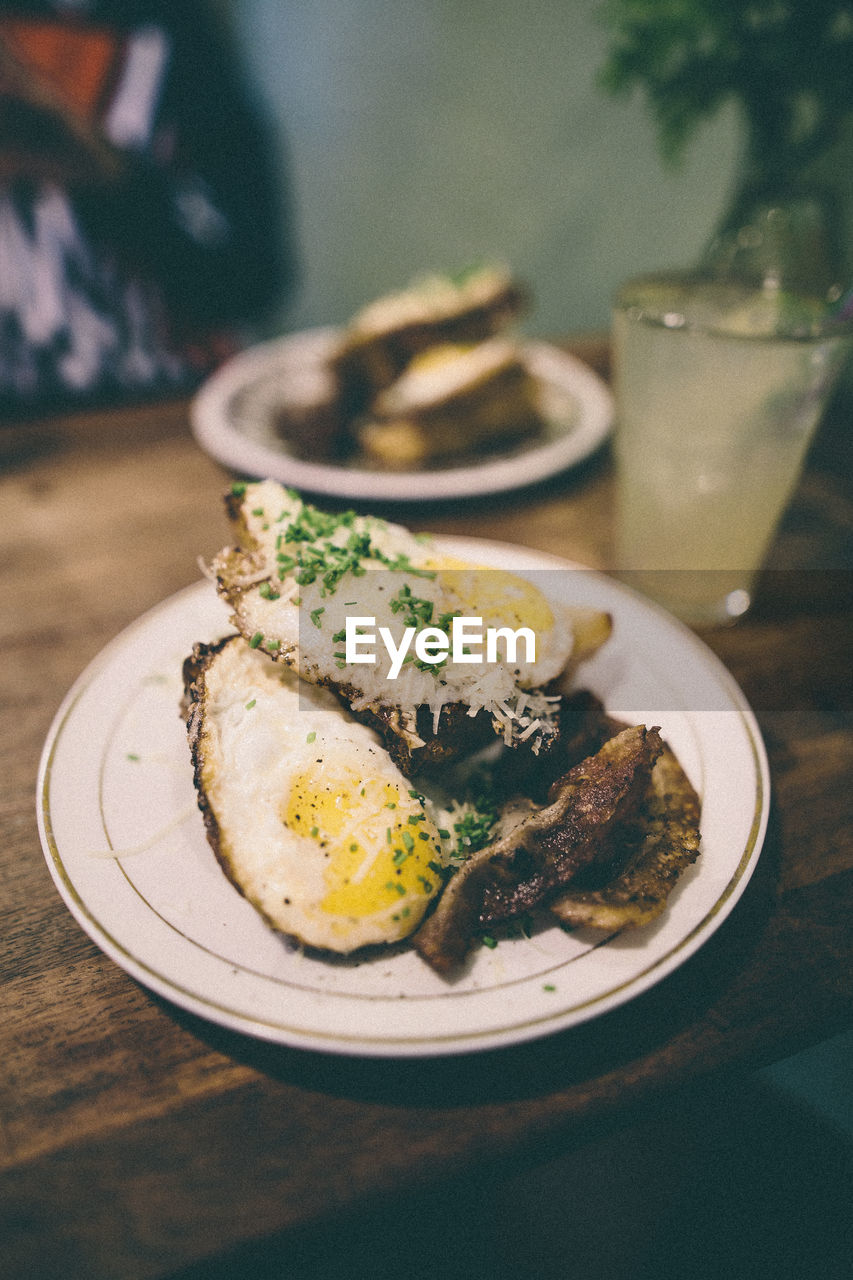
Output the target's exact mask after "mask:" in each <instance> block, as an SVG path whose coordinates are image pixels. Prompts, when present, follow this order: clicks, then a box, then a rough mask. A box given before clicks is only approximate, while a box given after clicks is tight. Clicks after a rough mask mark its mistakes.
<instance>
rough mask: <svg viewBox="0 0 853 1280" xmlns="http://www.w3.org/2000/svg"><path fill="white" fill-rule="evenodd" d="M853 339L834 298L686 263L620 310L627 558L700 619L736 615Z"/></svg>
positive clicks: (619, 536) (635, 285)
mask: <svg viewBox="0 0 853 1280" xmlns="http://www.w3.org/2000/svg"><path fill="white" fill-rule="evenodd" d="M850 347H851V326H850V324H849V322H841V321H839V320H836V319H835V318H834V317H833V315H832V313H831V310H830V309H829V308H828V307H827V306H826V304H825V303H823V302H820V301H817V300H814V299H810V298H807V297H804V296H799V295H796V294H792V293H790V292H787V291H783V290H781V289H778V288H774V287H772V285H769V286H768V285H765V286H764V287H762V288H759V289H756V288H754V287H752V288H751V287H749V286H746V285H743V284H739V283H736V282H730V281H722V280H713V279H707V278H701V277H697V276H695V275H691V274H686V273H667V274H658V275H652V276H643V277H641V278H638V279H634V280H631V281H629V282H628V283H626V284H625V285H623V286H622V288H621V289H620V290H619V292H618V294H617V297H616V299H615V305H614V311H613V354H614V391H615V400H616V427H615V433H614V451H615V458H616V475H617V515H616V556H617V559H616V566H615V567H616V570H617V572H619V573H621V574H622V575H623V576H624V577H625V578H626V580H628V581H630V582H631V584H632V585H634V586H636V587H637V588H638V589H640V590H641V591H643V592H644V593H645V594H647V595H650V596H652V597H653V598H655V599H657V600H658V601H659V602H660V603H662V604H664V605H665V606H666V607H667V608H668V609H670V610H671V611H672V612H673V613H675V614H676V615H677V616H679V617H681V618H682V619H683V620H684V621H686V622H689V623H691V624H694V625H700V626H701V625H708V624H718V623H723V622H728V621H732V620H733V619H735V618H736V617H738V616H739V615H740V614H742V613H744V612H745V611H746V609H748V608H749V605H750V603H751V601H752V595H753V583H754V579H755V576H756V573H757V570H758V568H759V567H760V565H761V563H762V560H763V559H764V556H765V554H766V551H767V549H768V547H769V544H770V542H771V539H772V537H773V533H774V530H775V528H776V525H777V523H778V521H779V518H780V516H781V515H782V512H783V511H784V509H785V506H786V505H787V503H788V499H789V498H790V496H791V493H792V490H793V489H794V486H795V484H796V481H797V477H798V475H799V473H800V470H801V467H802V463H803V458H804V456H805V453H806V450H807V448H808V445H809V442H810V441H811V439H812V436H813V434H814V431H815V428H816V426H817V423H818V421H819V419H820V417H821V413H822V411H823V409H824V407H825V405H826V402H827V399H828V397H829V395H830V392H831V391H832V388H833V386H834V385H835V382H836V380H837V378H838V375H839V373H840V371H841V369H842V367H843V364H844V361H845V358H846V356H847V355H848V353H849V350H850Z"/></svg>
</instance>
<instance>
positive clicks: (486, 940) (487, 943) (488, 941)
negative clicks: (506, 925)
mask: <svg viewBox="0 0 853 1280" xmlns="http://www.w3.org/2000/svg"><path fill="white" fill-rule="evenodd" d="M482 942H483V946H484V947H488V948H489V950H490V951H494V949H495V947H496V946H497V945H498V940H497V938H493V937H492V936H491V934H488V933H484V934H483V938H482Z"/></svg>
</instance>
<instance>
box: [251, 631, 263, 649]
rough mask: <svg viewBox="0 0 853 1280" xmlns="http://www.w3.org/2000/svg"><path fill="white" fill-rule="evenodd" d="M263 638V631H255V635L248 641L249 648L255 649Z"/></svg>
mask: <svg viewBox="0 0 853 1280" xmlns="http://www.w3.org/2000/svg"><path fill="white" fill-rule="evenodd" d="M263 638H264V633H263V631H256V632H255V634H254V635H253V636H252V638H251V640H250V641H249V648H250V649H257V647H258V645H259V644H260V643H261V641H262V640H263Z"/></svg>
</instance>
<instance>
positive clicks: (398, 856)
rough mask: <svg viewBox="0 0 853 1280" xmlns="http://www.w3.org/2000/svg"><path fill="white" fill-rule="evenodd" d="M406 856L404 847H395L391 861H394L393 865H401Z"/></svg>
mask: <svg viewBox="0 0 853 1280" xmlns="http://www.w3.org/2000/svg"><path fill="white" fill-rule="evenodd" d="M408 856H409V855H408V854H407V853H406V850H405V849H395V850H394V857H393V858H392V859H391V861H392V862H393V863H394V866H395V867H399V866H402V864H403V863H404V862H405V861H406V859H407V858H408Z"/></svg>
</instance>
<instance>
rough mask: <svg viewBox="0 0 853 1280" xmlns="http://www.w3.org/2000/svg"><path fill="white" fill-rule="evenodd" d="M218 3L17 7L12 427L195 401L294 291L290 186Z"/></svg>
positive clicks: (5, 387)
mask: <svg viewBox="0 0 853 1280" xmlns="http://www.w3.org/2000/svg"><path fill="white" fill-rule="evenodd" d="M272 156H273V152H272V149H271V147H270V146H269V144H268V139H267V135H266V131H265V126H264V122H263V119H262V117H261V115H260V113H259V110H258V107H257V104H256V103H255V102H254V100H253V96H252V94H251V92H250V91H249V89H248V87H247V85H246V83H245V81H244V79H243V77H242V75H241V72H240V67H239V64H238V58H237V55H236V51H235V49H234V47H233V44H232V42H231V41H230V40H229V38H228V33H227V32H226V31H225V30H224V28H223V27H222V25H221V23H220V21H219V20H218V18H217V11H216V9H215V8H212V7H210V6H208V5H206V4H204V3H201V0H180V3H170V2H169V0H91V2H90V3H86V2H85V0H77V2H76V3H75V2H73V0H66V2H65V3H60V2H54V3H44V2H42V3H27V2H19V3H16V2H12V3H8V2H7V0H0V414H6V415H10V416H20V415H21V414H27V413H31V412H33V411H38V412H41V411H42V410H44V409H49V408H50V407H52V406H59V407H67V406H68V405H69V404H70V405H74V404H83V403H91V402H101V403H103V402H105V401H106V402H109V401H121V400H122V399H128V398H140V397H143V396H150V395H157V394H163V393H168V392H171V391H178V390H184V389H187V388H190V387H192V386H193V385H195V384H196V383H197V382H198V381H199V380H200V379H201V378H202V377H203V376H204V375H205V374H206V373H207V372H208V371H209V370H210V369H211V368H213V367H214V366H215V364H216V363H217V362H218V361H219V360H221V359H222V358H223V357H224V356H225V355H227V354H228V353H229V352H230V351H231V350H233V349H234V348H235V347H236V346H238V345H240V343H241V341H243V340H244V338H245V335H246V334H247V333H251V332H252V331H253V330H256V329H257V328H258V327H259V326H262V325H263V323H264V321H265V320H266V319H267V318H268V317H269V316H270V315H271V314H272V313H273V312H274V311H275V309H277V308H279V307H280V306H281V304H282V303H283V301H284V300H285V299H286V297H287V296H288V294H289V292H290V290H291V288H292V286H293V278H294V251H293V247H292V243H291V240H290V239H289V236H288V225H289V224H288V205H287V192H286V175H285V174H283V173H281V172H280V169H279V166H278V165H277V164H276V163H275V162H274V161H273V158H272Z"/></svg>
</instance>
